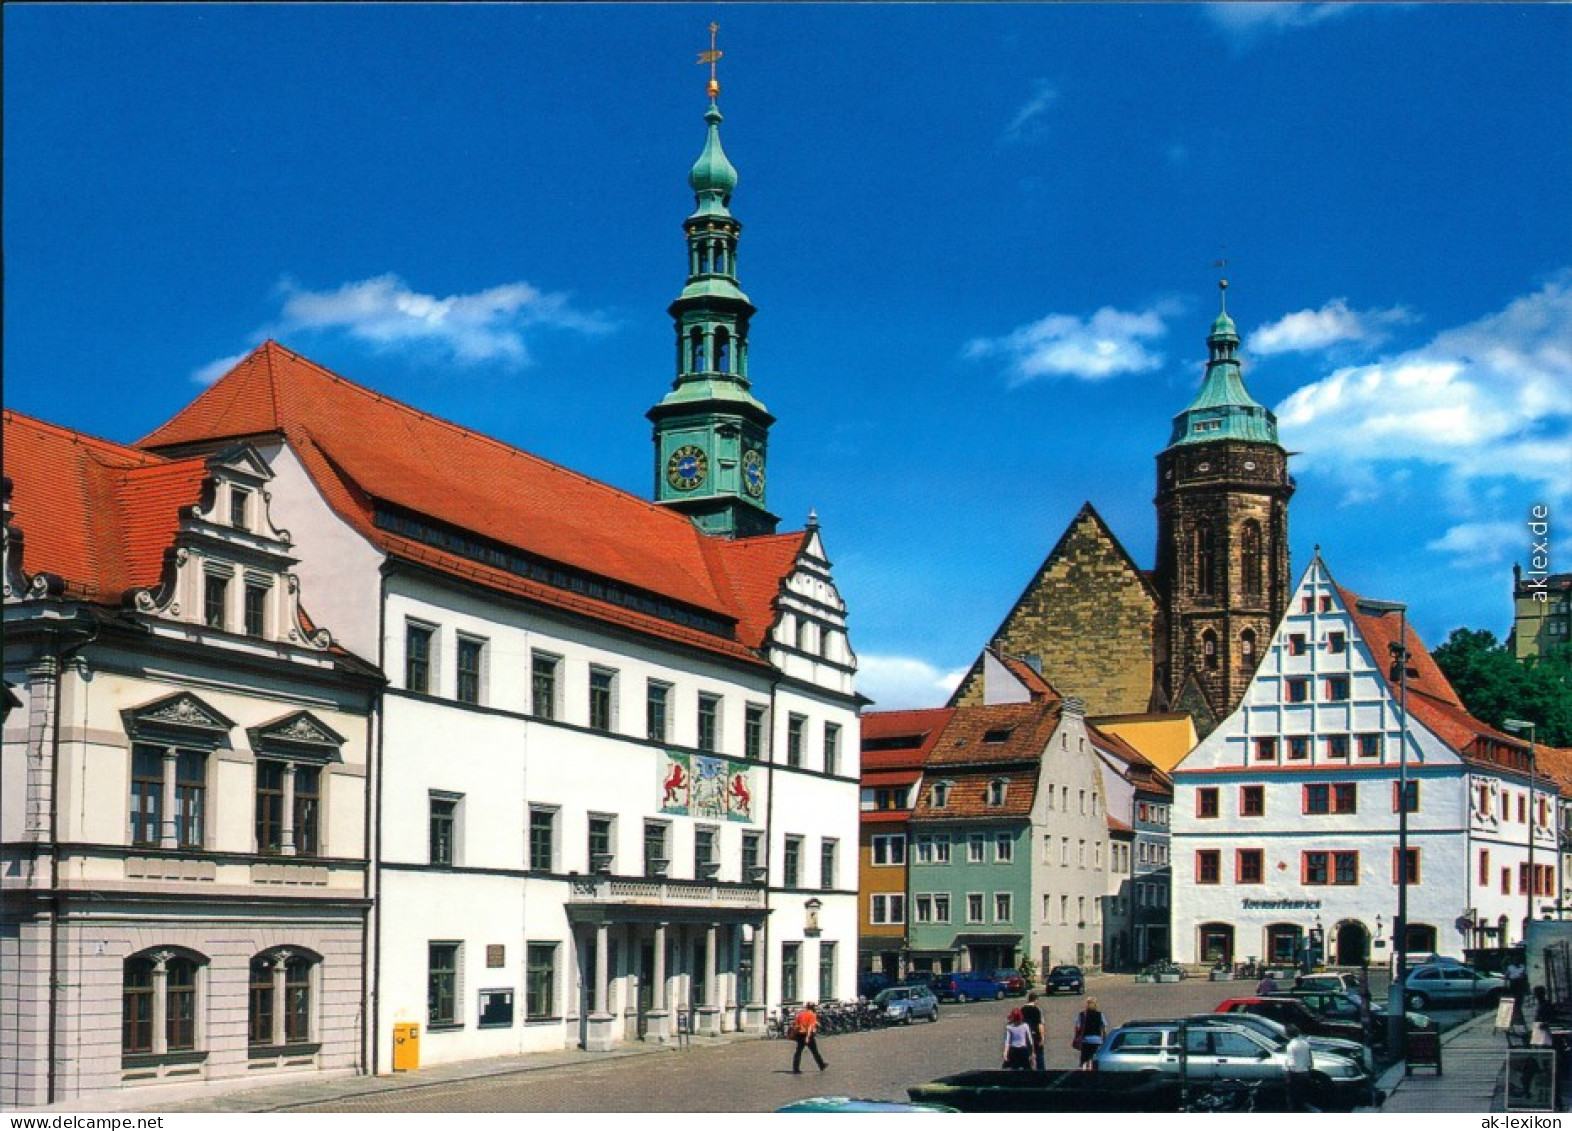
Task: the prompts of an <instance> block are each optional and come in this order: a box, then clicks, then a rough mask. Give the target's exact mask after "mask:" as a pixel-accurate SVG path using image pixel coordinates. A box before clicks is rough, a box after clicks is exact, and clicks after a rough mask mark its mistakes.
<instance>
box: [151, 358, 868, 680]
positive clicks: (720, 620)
mask: <svg viewBox="0 0 1572 1131" xmlns="http://www.w3.org/2000/svg"><path fill="white" fill-rule="evenodd" d="M240 437H252V438H257V439H259V440H260V439H264V438H266V439H269V440H282V441H283V442H284V443H285V444H287V445H288V446H289V447H290V449H291V450H292V451H293V452H294V453H295V455H296V456H297V458H298V459H299V460H300V463H301V465H302V466H303V467H304V468H305V470H306V472H307V474H308V475H309V476H310V478H311V481H312V483H313V484H314V485H315V487H316V488H317V490H318V491H319V492H320V493H321V495H322V497H323V498H324V500H325V501H326V502H327V504H328V506H329V507H331V508H332V510H333V512H334V513H335V514H336V515H337V516H338V517H339V518H340V519H342V520H343V521H344V522H345V523H346V524H347V525H348V526H349V527H350V528H351V529H353V530H354V531H356V532H357V533H358V534H359V535H360V536H361V537H362V538H364V539H365V540H366V541H367V542H368V543H370V544H371V545H372V546H374V547H375V548H376V549H378V550H379V551H380V552H382V553H385V554H387V555H389V556H391V557H396V558H401V559H403V560H407V561H412V562H419V563H421V564H423V565H426V566H428V567H431V568H434V569H437V570H439V571H441V572H444V573H448V574H450V575H453V576H455V577H461V578H465V579H467V580H469V581H471V582H475V583H478V584H481V585H484V586H487V587H488V588H492V589H495V590H498V591H502V592H506V593H510V594H512V595H515V596H518V597H521V598H523V599H525V600H530V601H535V602H539V603H542V604H546V605H551V606H555V607H558V608H562V609H565V610H568V611H571V612H573V613H576V614H581V615H585V616H589V617H592V618H595V619H598V620H601V621H604V622H607V623H611V624H616V625H620V626H622V627H625V628H631V629H633V630H635V631H638V632H642V633H647V634H650V635H653V636H657V637H660V638H663V639H666V640H670V641H673V642H676V643H681V644H687V645H691V646H695V647H699V648H702V649H704V650H706V651H710V652H714V653H718V654H720V655H723V656H726V657H730V658H733V659H736V660H741V661H744V662H750V663H758V662H760V660H761V657H760V649H761V648H762V647H763V646H764V640H765V637H766V636H767V635H768V634H769V633H770V631H771V630H772V629H773V627H774V626H776V624H777V622H778V620H779V614H778V612H777V610H776V608H775V601H776V599H777V597H778V595H779V594H780V592H781V590H782V586H783V585H785V583H786V579H787V576H788V575H789V574H790V573H791V572H793V571H794V570H795V569H796V568H797V556H798V553H799V551H803V552H806V551H808V550H809V549H811V548H812V547H814V546H817V545H818V543H817V534H816V532H811V531H804V532H799V533H797V534H788V535H780V536H777V538H778V539H779V540H775V539H771V540H768V541H767V542H759V544H757V545H755V544H753V542H754V541H755V540H748V541H743V540H738V541H728V540H725V539H720V538H711V537H707V536H705V535H704V534H703V533H702V532H701V531H699V530H698V529H696V528H695V527H694V525H693V524H692V523H691V522H689V521H688V520H687V519H686V518H684V517H683V516H682V515H680V514H677V513H674V512H672V511H670V510H668V509H666V508H663V507H660V506H658V505H656V504H654V503H651V502H648V501H646V500H643V499H640V498H638V497H637V496H634V495H631V494H628V493H627V492H624V491H620V490H618V489H617V488H614V487H611V486H609V485H607V484H604V483H601V482H598V481H596V480H594V479H591V478H589V477H587V476H584V475H581V474H578V473H576V472H573V471H570V470H568V469H567V468H564V467H561V466H559V465H557V464H553V463H550V462H549V461H547V460H544V459H541V458H540V457H538V456H534V455H531V454H529V453H528V452H524V451H521V450H519V449H517V448H513V447H510V446H509V445H506V444H504V443H502V442H500V441H498V440H494V439H492V438H490V437H488V436H484V435H482V434H480V433H478V432H474V431H472V430H470V429H467V428H464V427H462V426H460V425H456V424H452V423H450V422H448V421H445V420H442V419H440V418H437V417H434V416H431V415H429V414H427V413H424V412H421V411H419V410H417V409H414V408H411V407H410V406H408V405H405V404H402V403H400V402H398V401H396V400H393V399H392V398H389V397H386V396H383V395H382V394H379V393H376V392H373V391H372V390H370V389H367V388H364V387H363V386H360V385H357V384H355V383H354V382H351V381H349V380H346V379H345V378H343V377H341V376H339V375H338V374H335V373H332V372H330V371H329V370H327V369H325V368H324V367H322V366H320V365H318V364H316V363H315V362H312V361H310V360H309V359H307V358H304V357H302V356H300V355H299V354H296V353H293V352H291V351H290V350H288V349H286V348H284V347H283V346H281V345H279V344H278V343H276V342H271V341H269V342H266V343H264V344H263V345H261V346H259V347H258V348H257V349H256V350H254V351H253V352H252V353H251V354H250V355H248V356H247V357H246V358H245V359H243V360H242V361H241V362H240V363H238V364H237V365H236V366H235V367H234V369H232V370H231V371H230V372H229V373H228V374H226V375H225V376H223V377H222V378H220V379H219V380H218V381H217V382H215V383H214V384H213V385H212V386H210V387H209V388H208V389H206V390H204V391H203V393H202V394H201V395H200V396H198V397H197V398H196V400H195V401H193V402H192V403H191V404H190V405H188V406H187V407H186V408H185V409H183V410H182V411H181V412H180V413H178V414H176V416H175V417H174V418H172V419H171V420H170V421H169V422H168V423H167V424H165V425H164V426H162V427H161V428H159V429H157V430H156V431H154V432H153V433H152V434H150V435H149V436H147V437H146V438H145V439H144V440H142V441H141V444H140V445H139V446H140V447H142V448H144V449H151V450H154V451H157V452H163V453H168V454H172V455H181V454H186V453H191V452H205V451H211V450H214V449H217V448H221V447H223V446H225V445H227V444H228V443H230V442H231V441H232V440H234V439H236V438H240ZM813 554H822V548H820V549H818V550H815V551H813ZM810 556H812V555H810ZM814 568H819V567H818V566H815V567H814ZM824 568H826V569H827V563H826V564H825V566H824ZM847 654H848V655H849V649H848V650H847ZM852 662H854V661H852Z"/></svg>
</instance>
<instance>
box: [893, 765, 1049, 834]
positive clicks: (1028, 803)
mask: <svg viewBox="0 0 1572 1131" xmlns="http://www.w3.org/2000/svg"><path fill="white" fill-rule="evenodd" d="M1001 780H1002V781H1004V782H1005V783H1006V788H1005V792H1004V804H1003V805H989V804H988V787H989V785H990V784H992V783H993V782H996V781H1001ZM939 781H945V782H949V783H950V790H949V796H948V797H947V798H946V801H945V805H944V808H942V809H935V808H934V807H933V804H932V800H933V789H932V786H933V784H934V783H937V782H939ZM1036 795H1037V769H1036V767H1035V766H1034V767H1032V768H1030V769H1012V770H987V769H978V768H967V769H965V770H959V771H952V770H943V771H930V772H929V773H928V775H927V778H926V785H925V787H924V788H923V790H922V795H921V796H920V797H918V799H917V805H916V807H915V808H914V809H913V810H912V816H913V817H915V818H919V819H928V820H935V821H943V820H975V819H976V818H979V817H1000V818H1005V817H1012V818H1015V817H1025V816H1029V815H1030V814H1031V811H1032V800H1033V799H1034V798H1035V797H1036Z"/></svg>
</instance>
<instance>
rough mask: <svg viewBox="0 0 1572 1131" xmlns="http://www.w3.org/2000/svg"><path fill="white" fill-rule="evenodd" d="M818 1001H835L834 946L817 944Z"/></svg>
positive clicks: (828, 943) (825, 943) (824, 941)
mask: <svg viewBox="0 0 1572 1131" xmlns="http://www.w3.org/2000/svg"><path fill="white" fill-rule="evenodd" d="M819 1000H820V1001H833V1000H835V944H834V943H832V942H829V941H827V940H823V941H820V943H819Z"/></svg>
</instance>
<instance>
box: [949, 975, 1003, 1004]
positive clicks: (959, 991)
mask: <svg viewBox="0 0 1572 1131" xmlns="http://www.w3.org/2000/svg"><path fill="white" fill-rule="evenodd" d="M933 992H934V995H935V996H936V997H937V998H938V999H939V1000H940V1001H998V1000H1000V999H1001V998H1003V997H1004V986H1003V985H1002V984H1000V983H999V982H996V981H994V980H993V976H992V975H991V974H981V973H976V972H971V973H956V974H939V975H937V976H936V977H935V978H934V980H933Z"/></svg>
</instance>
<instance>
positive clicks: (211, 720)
mask: <svg viewBox="0 0 1572 1131" xmlns="http://www.w3.org/2000/svg"><path fill="white" fill-rule="evenodd" d="M120 717H121V718H122V719H123V720H125V728H126V733H127V734H129V735H131V736H132V737H133V738H143V739H152V740H159V739H163V740H171V739H172V740H175V741H179V742H181V743H185V744H188V745H190V744H195V745H199V746H207V747H217V746H222V745H224V744H225V741H226V740H227V738H228V736H229V732H230V731H231V730H233V729H234V726H235V724H234V721H233V720H231V719H229V718H226V717H225V716H224V714H223V713H222V712H221V711H218V710H217V709H215V708H214V707H212V706H211V705H209V704H207V703H204V702H203V701H202V700H201V699H199V698H197V697H196V696H195V695H193V694H191V693H190V692H189V691H177V692H175V694H173V695H166V696H164V697H163V698H162V699H155V700H153V702H151V703H144V704H143V705H142V706H140V707H129V708H127V709H126V710H124V711H122V712H121V713H120Z"/></svg>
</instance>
